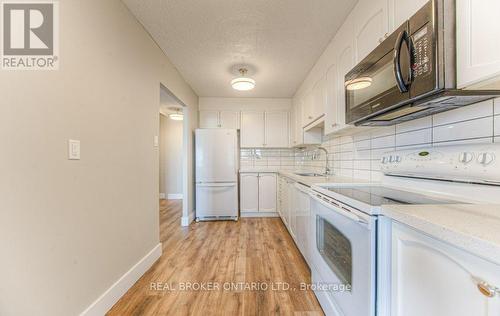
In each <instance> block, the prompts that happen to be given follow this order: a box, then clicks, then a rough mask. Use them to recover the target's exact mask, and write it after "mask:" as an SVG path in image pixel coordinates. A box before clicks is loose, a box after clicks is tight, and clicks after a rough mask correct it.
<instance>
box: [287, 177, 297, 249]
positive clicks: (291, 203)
mask: <svg viewBox="0 0 500 316" xmlns="http://www.w3.org/2000/svg"><path fill="white" fill-rule="evenodd" d="M287 186H288V224H289V225H288V229H289V231H290V235H292V237H293V239H294V240H295V241H296V240H297V237H296V233H297V198H298V189H297V188H296V187H295V182H293V181H288V183H287Z"/></svg>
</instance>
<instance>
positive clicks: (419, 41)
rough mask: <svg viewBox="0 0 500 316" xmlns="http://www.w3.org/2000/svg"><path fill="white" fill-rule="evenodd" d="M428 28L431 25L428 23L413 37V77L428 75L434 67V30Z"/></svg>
mask: <svg viewBox="0 0 500 316" xmlns="http://www.w3.org/2000/svg"><path fill="white" fill-rule="evenodd" d="M428 28H429V26H428V24H426V25H425V26H424V27H422V28H421V29H420V30H418V31H417V32H416V33H414V34H413V35H412V37H411V38H412V42H413V52H412V55H413V56H412V58H413V60H412V71H413V78H418V77H422V76H425V75H428V74H430V72H431V69H432V65H431V56H430V55H431V53H432V32H431V31H430V30H428Z"/></svg>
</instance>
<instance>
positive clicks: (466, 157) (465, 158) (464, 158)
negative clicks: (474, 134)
mask: <svg viewBox="0 0 500 316" xmlns="http://www.w3.org/2000/svg"><path fill="white" fill-rule="evenodd" d="M472 159H474V155H473V154H472V153H469V152H463V153H460V156H459V157H458V160H459V161H460V162H461V163H464V164H466V163H469V162H471V161H472Z"/></svg>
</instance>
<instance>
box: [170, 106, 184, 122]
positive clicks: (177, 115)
mask: <svg viewBox="0 0 500 316" xmlns="http://www.w3.org/2000/svg"><path fill="white" fill-rule="evenodd" d="M172 110H174V111H175V113H170V114H169V115H168V117H169V118H170V119H171V120H174V121H182V120H183V119H184V114H182V112H181V109H180V108H172Z"/></svg>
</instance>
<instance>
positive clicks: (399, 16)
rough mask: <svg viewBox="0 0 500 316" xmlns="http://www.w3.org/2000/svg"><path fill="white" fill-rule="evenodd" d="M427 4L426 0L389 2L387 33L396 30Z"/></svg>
mask: <svg viewBox="0 0 500 316" xmlns="http://www.w3.org/2000/svg"><path fill="white" fill-rule="evenodd" d="M427 2H428V0H389V1H388V3H389V10H388V12H389V24H390V30H389V33H390V32H392V31H395V30H397V29H398V28H399V27H400V26H401V24H403V23H404V22H405V21H406V20H408V19H409V18H410V17H411V16H412V15H414V14H415V13H416V12H417V11H418V10H419V9H420V8H422V7H423V6H424V5H425V4H426V3H427Z"/></svg>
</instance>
